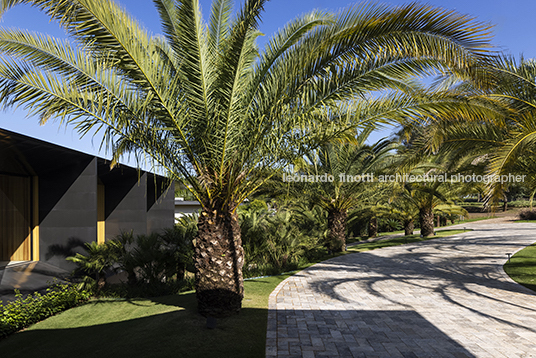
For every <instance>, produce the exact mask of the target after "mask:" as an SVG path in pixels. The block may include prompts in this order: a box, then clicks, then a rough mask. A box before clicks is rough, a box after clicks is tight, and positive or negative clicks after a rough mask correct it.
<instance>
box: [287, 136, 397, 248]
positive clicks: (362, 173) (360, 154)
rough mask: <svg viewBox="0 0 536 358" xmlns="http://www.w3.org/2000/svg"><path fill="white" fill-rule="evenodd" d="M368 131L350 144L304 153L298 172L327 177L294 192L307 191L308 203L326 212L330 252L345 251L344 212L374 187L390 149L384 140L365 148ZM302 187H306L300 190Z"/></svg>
mask: <svg viewBox="0 0 536 358" xmlns="http://www.w3.org/2000/svg"><path fill="white" fill-rule="evenodd" d="M372 131H373V128H372V127H368V128H365V129H364V130H362V131H361V132H360V133H359V134H358V135H357V136H356V138H355V140H354V142H353V143H327V144H324V145H321V146H320V147H319V148H318V149H317V150H315V151H313V152H311V153H308V155H307V156H306V164H307V165H306V166H304V167H303V170H302V171H301V172H300V174H301V173H304V174H305V175H306V177H309V176H311V179H312V178H313V176H314V177H315V178H316V177H319V178H320V179H322V178H321V176H322V175H326V174H328V175H329V176H330V180H314V181H312V180H311V181H312V182H305V183H303V182H302V183H300V184H301V185H299V186H297V187H296V189H295V190H298V193H307V191H308V192H309V194H310V195H309V196H310V201H311V202H312V203H314V204H315V205H319V206H321V207H322V208H324V210H326V212H327V213H328V225H327V227H328V231H329V234H328V249H329V250H330V251H334V252H339V251H346V225H347V218H348V210H349V209H350V208H352V207H354V206H355V205H357V204H358V203H359V202H360V201H363V200H364V199H365V196H364V195H363V194H365V193H367V191H368V190H367V189H368V188H367V186H372V185H374V184H373V179H374V178H373V175H374V174H378V172H379V170H381V168H382V165H384V164H385V163H386V160H387V159H388V158H389V155H390V150H391V149H393V146H392V144H391V142H389V141H388V140H380V141H379V142H377V143H375V144H374V145H367V144H366V141H367V139H368V138H369V135H370V134H371V133H372ZM304 178H305V177H304ZM326 179H328V178H327V177H326ZM331 179H332V180H331ZM303 186H309V188H305V189H304V188H302V187H303ZM368 192H369V191H368Z"/></svg>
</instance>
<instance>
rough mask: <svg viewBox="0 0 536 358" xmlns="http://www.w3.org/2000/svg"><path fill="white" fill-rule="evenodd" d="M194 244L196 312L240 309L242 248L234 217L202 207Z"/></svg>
mask: <svg viewBox="0 0 536 358" xmlns="http://www.w3.org/2000/svg"><path fill="white" fill-rule="evenodd" d="M198 229H199V230H198V233H197V237H196V245H195V257H194V260H195V268H196V273H195V289H196V297H197V305H198V310H199V313H201V314H202V315H204V316H206V317H226V316H230V315H233V314H237V313H238V312H240V308H241V306H242V299H243V297H244V281H243V277H242V266H243V265H244V250H243V249H242V240H241V238H240V226H239V224H238V216H237V215H236V213H232V212H218V211H217V210H207V209H204V210H203V211H202V212H201V215H200V216H199V222H198Z"/></svg>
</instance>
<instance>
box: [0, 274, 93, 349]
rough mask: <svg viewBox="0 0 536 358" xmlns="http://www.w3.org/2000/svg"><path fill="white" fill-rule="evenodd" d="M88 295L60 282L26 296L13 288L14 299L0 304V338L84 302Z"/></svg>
mask: <svg viewBox="0 0 536 358" xmlns="http://www.w3.org/2000/svg"><path fill="white" fill-rule="evenodd" d="M89 297H90V294H89V293H88V292H86V291H78V290H77V289H76V287H74V286H71V285H69V284H61V283H55V284H54V285H52V286H51V287H49V288H47V292H46V294H44V295H42V294H40V293H39V292H35V293H34V294H30V295H28V296H27V297H26V298H24V297H23V295H22V294H21V293H20V291H18V290H15V301H13V302H9V303H7V304H6V305H2V304H0V339H2V338H5V337H7V336H8V335H10V334H12V333H15V332H17V331H20V330H21V329H23V328H26V327H28V326H30V325H32V324H34V323H37V322H39V321H42V320H44V319H45V318H47V317H50V316H53V315H55V314H56V313H60V312H62V311H65V310H67V309H69V308H71V307H74V306H76V305H78V304H79V303H81V302H85V301H87V300H88V299H89Z"/></svg>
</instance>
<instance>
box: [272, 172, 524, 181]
mask: <svg viewBox="0 0 536 358" xmlns="http://www.w3.org/2000/svg"><path fill="white" fill-rule="evenodd" d="M525 177H526V175H513V174H508V175H506V174H505V175H480V174H471V175H469V174H466V175H464V174H453V175H448V174H446V173H445V174H442V175H427V174H424V175H414V174H392V175H378V176H375V175H374V173H364V174H360V175H347V174H344V173H341V174H339V175H338V176H337V182H342V183H360V182H364V183H373V182H378V183H392V182H399V183H425V182H440V183H447V182H449V183H484V184H488V183H502V184H504V183H522V182H524V181H525ZM335 178H336V177H335V176H334V175H332V174H328V173H324V174H322V175H307V174H290V175H289V174H283V181H284V182H286V183H333V182H334V181H335Z"/></svg>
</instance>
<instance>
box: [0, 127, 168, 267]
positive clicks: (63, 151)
mask: <svg viewBox="0 0 536 358" xmlns="http://www.w3.org/2000/svg"><path fill="white" fill-rule="evenodd" d="M174 209H175V206H174V188H173V183H170V182H169V181H168V180H167V179H166V178H164V177H162V176H158V175H155V174H152V173H149V172H145V171H141V170H138V169H135V168H132V167H129V166H125V165H120V166H118V167H115V168H114V169H110V162H109V161H107V160H105V159H102V158H98V157H95V156H92V155H88V154H84V153H81V152H78V151H74V150H71V149H68V148H64V147H61V146H58V145H55V144H51V143H47V142H44V141H41V140H37V139H34V138H31V137H27V136H24V135H21V134H18V133H14V132H10V131H7V130H4V129H0V261H30V260H31V261H45V262H47V263H49V264H52V265H54V266H58V267H65V268H68V267H69V266H68V265H67V264H68V262H66V261H65V258H64V257H61V256H60V255H56V253H57V251H58V248H61V247H62V246H65V247H66V248H68V246H69V245H70V244H72V243H73V242H78V243H80V242H91V241H97V242H99V243H102V242H104V241H105V240H107V239H110V238H112V237H114V236H116V235H118V234H120V233H121V232H122V231H130V230H133V232H134V233H136V234H148V233H151V232H154V231H159V230H162V229H164V228H168V227H171V226H173V224H174Z"/></svg>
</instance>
